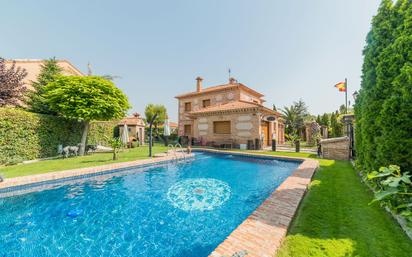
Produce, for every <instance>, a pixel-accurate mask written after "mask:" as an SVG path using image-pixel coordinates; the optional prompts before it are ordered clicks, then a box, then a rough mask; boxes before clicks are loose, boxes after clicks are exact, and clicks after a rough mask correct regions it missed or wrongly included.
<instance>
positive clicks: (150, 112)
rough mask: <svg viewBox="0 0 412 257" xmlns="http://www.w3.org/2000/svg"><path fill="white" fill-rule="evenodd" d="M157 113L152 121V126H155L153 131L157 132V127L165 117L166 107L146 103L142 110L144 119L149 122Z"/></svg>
mask: <svg viewBox="0 0 412 257" xmlns="http://www.w3.org/2000/svg"><path fill="white" fill-rule="evenodd" d="M155 114H157V117H156V119H155V120H154V121H153V126H154V127H155V131H156V132H155V133H157V128H158V127H159V125H161V124H163V123H164V121H165V119H166V117H167V109H166V107H165V106H164V105H161V104H148V105H147V106H146V108H145V110H144V115H145V117H146V121H147V122H148V123H149V122H150V121H151V120H152V119H153V117H154V116H155Z"/></svg>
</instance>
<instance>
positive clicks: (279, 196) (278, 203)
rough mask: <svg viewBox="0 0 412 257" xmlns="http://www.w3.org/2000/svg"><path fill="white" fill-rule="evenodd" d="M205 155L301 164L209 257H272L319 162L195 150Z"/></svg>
mask: <svg viewBox="0 0 412 257" xmlns="http://www.w3.org/2000/svg"><path fill="white" fill-rule="evenodd" d="M196 150H200V151H204V152H215V153H224V154H232V155H240V156H250V157H261V158H262V157H263V158H272V159H283V160H289V161H302V163H301V164H300V165H299V166H298V168H297V169H296V170H294V171H293V173H292V174H291V175H290V176H289V177H288V178H287V179H286V180H285V181H283V183H282V184H280V186H279V187H277V188H276V190H275V191H273V192H272V194H271V195H270V196H269V197H268V198H266V200H265V201H264V202H263V203H262V204H261V205H260V206H259V207H258V208H257V209H256V210H255V211H253V212H252V214H250V215H249V217H247V218H246V219H245V220H244V221H243V222H242V223H241V224H240V225H239V226H238V227H237V228H236V229H235V230H233V231H232V232H231V233H230V235H229V236H228V237H227V238H226V239H225V240H224V241H223V242H222V243H220V244H219V245H218V246H217V247H216V248H215V250H214V251H213V252H212V253H211V254H210V255H209V257H230V256H235V254H236V253H238V254H240V253H247V255H246V256H247V257H273V256H275V255H276V253H277V251H278V249H279V248H280V245H281V244H282V242H283V240H284V239H285V237H286V234H287V232H288V229H289V227H290V224H291V222H292V220H293V218H294V216H295V215H296V213H297V210H298V208H299V204H300V202H301V200H302V199H303V197H304V195H305V193H306V191H307V188H308V186H309V184H310V182H311V180H312V177H313V175H314V174H315V171H316V170H317V169H318V168H319V162H318V161H317V160H313V159H309V158H300V157H289V156H276V155H268V154H259V153H247V152H233V151H221V150H212V149H200V148H199V149H196Z"/></svg>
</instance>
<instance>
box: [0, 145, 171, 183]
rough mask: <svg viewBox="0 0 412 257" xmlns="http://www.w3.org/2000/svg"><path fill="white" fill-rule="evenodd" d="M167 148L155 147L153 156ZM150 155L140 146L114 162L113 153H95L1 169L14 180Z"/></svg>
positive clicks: (124, 153) (7, 176)
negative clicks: (20, 177)
mask: <svg viewBox="0 0 412 257" xmlns="http://www.w3.org/2000/svg"><path fill="white" fill-rule="evenodd" d="M166 150H167V147H164V146H154V147H153V154H155V153H159V152H164V151H166ZM148 155H149V147H148V146H140V147H137V148H132V149H126V150H124V151H123V152H120V153H119V159H118V160H116V161H114V160H112V158H113V154H112V153H94V154H91V155H86V156H82V157H72V158H67V159H54V160H46V161H39V162H34V163H28V164H20V165H13V166H6V167H2V168H0V174H2V175H4V176H5V177H6V178H13V177H19V176H27V175H34V174H41V173H47V172H52V171H61V170H69V169H76V168H84V167H92V166H98V165H104V164H109V163H116V162H127V161H134V160H141V159H147V158H149V157H148Z"/></svg>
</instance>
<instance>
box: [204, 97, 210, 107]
mask: <svg viewBox="0 0 412 257" xmlns="http://www.w3.org/2000/svg"><path fill="white" fill-rule="evenodd" d="M208 106H210V99H206V100H203V108H206V107H208Z"/></svg>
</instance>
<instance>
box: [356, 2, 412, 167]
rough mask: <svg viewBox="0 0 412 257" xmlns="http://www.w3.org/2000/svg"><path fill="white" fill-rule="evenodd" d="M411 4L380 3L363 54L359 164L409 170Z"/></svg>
mask: <svg viewBox="0 0 412 257" xmlns="http://www.w3.org/2000/svg"><path fill="white" fill-rule="evenodd" d="M411 21H412V2H411V1H408V0H398V1H396V2H393V1H390V0H383V1H382V3H381V5H380V8H379V10H378V13H377V15H376V16H375V17H374V18H373V21H372V27H371V31H370V32H369V34H368V37H367V44H366V47H365V49H364V63H363V68H362V71H363V73H362V84H361V90H360V92H359V96H358V97H357V98H356V103H355V117H356V127H355V136H356V139H355V144H356V155H357V164H358V166H359V168H360V169H361V170H364V171H366V172H370V171H372V170H377V169H379V167H381V166H389V165H391V164H396V165H399V166H400V167H401V169H402V171H404V172H406V171H409V172H410V171H412V22H411Z"/></svg>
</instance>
